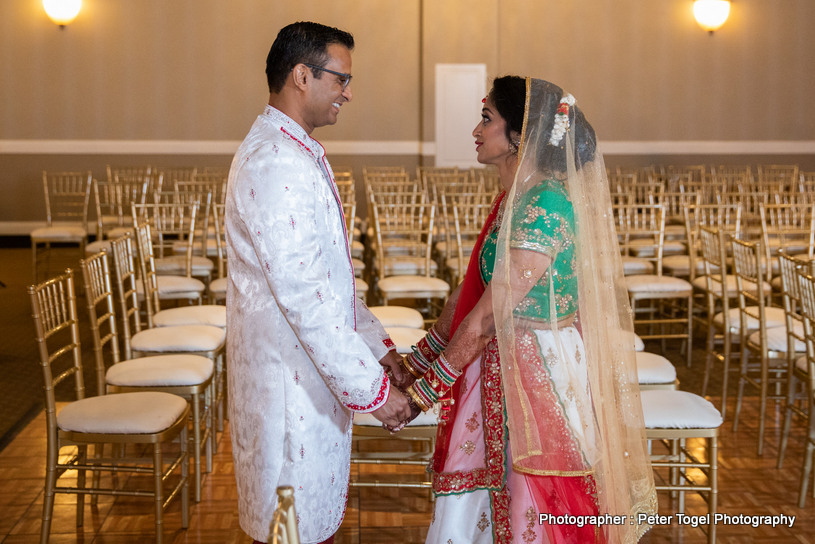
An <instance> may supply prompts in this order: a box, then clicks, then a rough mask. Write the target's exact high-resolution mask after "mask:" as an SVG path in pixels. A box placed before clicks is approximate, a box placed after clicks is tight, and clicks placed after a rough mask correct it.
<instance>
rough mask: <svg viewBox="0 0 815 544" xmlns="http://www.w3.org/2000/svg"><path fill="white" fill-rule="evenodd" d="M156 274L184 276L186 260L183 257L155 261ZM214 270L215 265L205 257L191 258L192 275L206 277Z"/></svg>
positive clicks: (176, 256) (163, 258)
mask: <svg viewBox="0 0 815 544" xmlns="http://www.w3.org/2000/svg"><path fill="white" fill-rule="evenodd" d="M155 263H156V274H176V275H177V274H182V275H183V274H186V272H187V258H186V257H185V256H183V255H175V256H173V257H162V258H160V259H155ZM214 269H215V264H214V263H213V262H212V261H211V260H209V259H208V258H206V257H198V256H195V257H193V258H192V275H193V276H207V275H209V274H210V273H211V272H212V271H213V270H214Z"/></svg>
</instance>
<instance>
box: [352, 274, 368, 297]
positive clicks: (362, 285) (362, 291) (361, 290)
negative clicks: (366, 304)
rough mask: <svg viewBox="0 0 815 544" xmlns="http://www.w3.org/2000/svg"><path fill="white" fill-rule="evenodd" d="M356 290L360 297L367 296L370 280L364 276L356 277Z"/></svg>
mask: <svg viewBox="0 0 815 544" xmlns="http://www.w3.org/2000/svg"><path fill="white" fill-rule="evenodd" d="M354 290H355V291H356V295H357V296H358V297H362V296H365V295H366V294H367V293H368V282H366V281H365V280H363V279H362V278H354Z"/></svg>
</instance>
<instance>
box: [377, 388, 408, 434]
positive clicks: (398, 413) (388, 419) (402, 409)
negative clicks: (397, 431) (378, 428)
mask: <svg viewBox="0 0 815 544" xmlns="http://www.w3.org/2000/svg"><path fill="white" fill-rule="evenodd" d="M371 414H372V415H373V416H374V417H375V418H376V419H378V420H379V421H381V422H382V423H384V424H385V425H386V426H387V427H389V428H396V427H399V426H400V425H402V423H403V422H404V423H407V421H409V420H410V416H411V410H410V406H409V405H408V401H407V398H406V397H405V395H404V394H402V392H401V391H399V389H398V388H396V387H395V386H391V390H390V394H389V395H388V400H387V401H385V404H383V405H382V407H381V408H378V409H377V410H374V411H373V412H371Z"/></svg>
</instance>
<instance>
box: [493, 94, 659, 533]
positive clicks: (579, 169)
mask: <svg viewBox="0 0 815 544" xmlns="http://www.w3.org/2000/svg"><path fill="white" fill-rule="evenodd" d="M552 180H555V181H557V182H558V183H562V185H563V187H564V188H565V191H566V193H567V195H568V199H569V200H570V201H571V203H572V206H573V209H574V233H573V236H574V243H575V248H574V249H575V264H574V267H573V269H574V271H575V273H576V274H577V280H578V282H577V286H578V287H577V295H578V296H577V298H578V312H577V320H576V323H575V326H576V327H577V329H578V330H579V331H580V332H581V334H582V339H583V344H584V346H585V352H584V353H585V357H586V367H585V368H586V369H587V370H583V371H582V372H583V376H582V377H581V376H580V375H579V374H580V372H579V371H578V372H574V371H573V369H572V370H570V372H572V375H570V376H569V378H568V380H569V382H570V385H569V386H568V387H567V388H565V389H563V390H561V391H559V392H556V393H555V395H554V397H555V398H556V397H557V394H563V395H570V396H571V395H574V396H576V398H577V401H576V402H575V405H576V406H577V407H578V408H577V410H576V411H572V412H568V411H566V412H565V414H564V417H565V418H566V419H569V425H570V426H571V429H572V432H571V438H570V439H565V440H564V439H563V438H562V437H561V436H557V435H553V434H552V433H551V432H550V431H549V424H550V422H549V421H547V416H545V414H544V412H542V411H541V410H537V409H536V407H539V406H545V405H546V404H545V403H546V402H547V401H548V400H551V398H547V397H546V395H547V394H548V395H549V396H550V397H551V396H552V392H551V391H550V392H549V393H544V392H542V390H543V389H545V388H541V387H537V386H536V384H539V383H541V382H540V380H541V377H540V376H541V375H540V372H539V365H538V368H535V366H536V365H533V364H530V362H529V361H528V360H527V358H525V357H523V356H522V355H521V353H519V350H520V348H519V347H518V346H519V342H518V341H519V339H521V338H522V337H523V335H524V334H525V333H526V332H528V329H529V328H530V320H529V319H528V318H524V319H519V318H518V317H517V315H518V312H516V308H513V307H511V302H510V301H511V300H513V297H512V294H511V287H510V281H509V280H510V277H511V274H512V273H515V274H517V273H519V269H518V266H516V265H515V263H513V255H512V253H513V252H512V251H510V249H511V247H513V225H515V224H516V223H517V221H518V220H519V219H520V216H521V208H522V207H523V206H524V205H525V204H524V203H526V202H527V200H526V199H525V195H526V194H527V193H528V192H529V191H530V190H531V189H533V188H535V187H536V186H538V185H539V184H541V183H542V182H544V181H547V182H551V181H552ZM505 206H506V207H505V210H504V217H503V220H502V224H501V228H500V231H499V235H498V245H497V255H496V261H495V262H496V264H495V270H494V273H493V277H492V289H493V309H494V314H495V323H496V329H497V336H498V344H499V350H500V356H501V371H502V383H503V384H504V395H505V399H506V409H507V421H508V425H509V435H510V444H511V453H512V463H513V467H514V468H515V470H517V471H520V472H525V473H529V474H538V475H554V476H570V475H580V474H591V475H592V476H593V477H594V479H595V482H596V486H597V499H598V504H599V513H600V514H601V515H602V514H610V515H618V516H626V518H625V519H626V523H625V524H624V525H620V526H608V527H607V529H609V532H608V533H607V534H608V536H609V541H610V542H635V541H636V540H637V539H638V538H639V537H640V536H641V535H642V534H643V533H644V532H645V531H646V530H647V529H648V526H647V525H638V524H637V523H636V514H637V513H639V512H647V513H654V512H656V494H655V491H654V481H653V473H652V469H651V465H650V462H649V458H648V452H647V447H646V440H645V431H644V425H643V416H642V407H641V404H640V395H639V387H638V382H637V372H636V366H635V359H634V350H633V324H632V317H631V310H630V306H629V302H628V294H627V291H626V289H625V285H624V282H623V273H622V264H621V258H620V251H619V248H618V242H617V237H616V234H615V229H614V223H613V217H612V210H611V199H610V195H609V188H608V181H607V179H606V172H605V165H604V163H603V158H602V155H601V153H600V152H599V150H598V149H597V145H596V139H595V135H594V130H593V129H592V127H591V125H590V124H589V123H588V122H587V121H586V119H585V117H584V116H583V113H582V112H581V111H580V109H579V108H578V107H577V106H576V105H575V104H574V99H573V98H572V97H571V95H568V94H565V93H564V92H563V90H562V89H560V88H559V87H557V86H556V85H553V84H552V83H549V82H547V81H543V80H538V79H527V80H526V107H525V113H524V126H523V132H522V138H521V145H520V150H519V164H518V169H517V173H516V176H515V182H514V184H513V187H512V189H511V190H510V191H509V193H508V194H507V197H506V199H505ZM545 278H546V276H545ZM549 285H550V286H551V281H549ZM550 294H551V295H552V296H550V297H549V300H550V302H549V304H550V308H548V309H547V310H548V311H546V312H544V313H545V315H542V319H543V320H548V324H545V325H544V327H543V328H547V329H551V330H552V334H553V335H554V336H555V343H556V345H561V344H560V342H559V341H558V335H559V334H560V332H561V331H560V330H559V329H558V322H557V321H558V320H557V317H556V315H557V313H556V311H555V304H556V301H555V297H554V292H553V291H551V290H550ZM515 300H517V298H516V299H515ZM526 315H527V316H528V311H527V314H526ZM532 321H533V322H534V319H533V320H532ZM563 326H564V325H563V324H561V330H562V328H563ZM554 355H555V356H557V355H558V354H554ZM586 371H587V372H588V387H586V385H585V384H586V377H585V373H586ZM561 387H562V386H561ZM570 398H573V397H570ZM572 450H577V451H578V452H579V455H569V454H567V453H568V452H570V451H572ZM628 516H633V517H628ZM629 520H633V521H634V523H633V524H630V523H628V521H629Z"/></svg>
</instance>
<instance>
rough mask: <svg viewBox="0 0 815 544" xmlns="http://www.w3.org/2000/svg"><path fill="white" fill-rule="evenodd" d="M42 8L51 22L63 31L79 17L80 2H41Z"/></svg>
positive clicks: (63, 0)
mask: <svg viewBox="0 0 815 544" xmlns="http://www.w3.org/2000/svg"><path fill="white" fill-rule="evenodd" d="M42 7H44V8H45V13H47V14H48V16H49V17H50V18H51V20H52V21H54V22H55V23H56V24H58V25H59V27H60V28H61V29H64V28H65V25H67V24H70V23H71V22H72V21H73V20H74V19H76V16H77V15H79V10H80V9H81V8H82V0H42Z"/></svg>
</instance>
